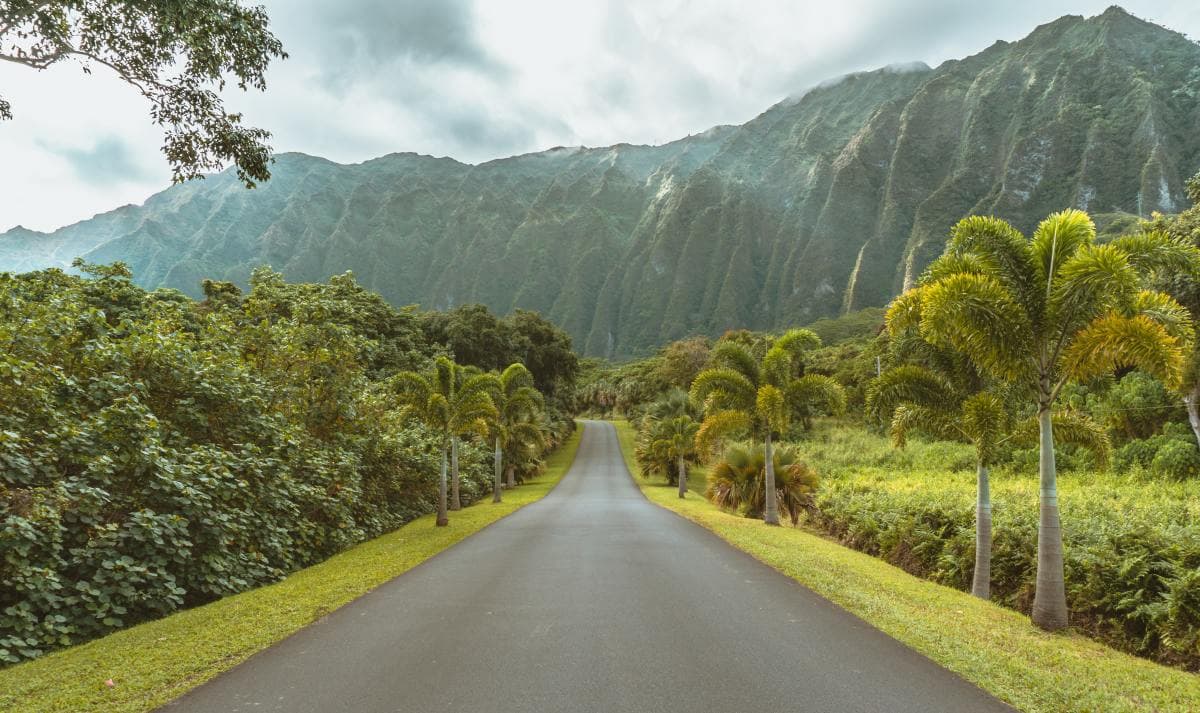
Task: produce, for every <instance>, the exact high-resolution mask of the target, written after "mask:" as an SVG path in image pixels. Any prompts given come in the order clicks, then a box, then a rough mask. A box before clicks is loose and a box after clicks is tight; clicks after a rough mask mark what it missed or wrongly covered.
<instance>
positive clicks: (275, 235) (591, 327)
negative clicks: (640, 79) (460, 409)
mask: <svg viewBox="0 0 1200 713" xmlns="http://www.w3.org/2000/svg"><path fill="white" fill-rule="evenodd" d="M1198 169H1200V45H1197V44H1195V43H1193V42H1191V41H1190V40H1188V39H1186V38H1185V37H1183V36H1182V35H1179V34H1177V33H1174V32H1171V31H1169V30H1166V29H1164V28H1162V27H1159V26H1157V25H1153V24H1150V23H1147V22H1143V21H1141V20H1139V19H1137V18H1134V17H1132V16H1130V15H1128V14H1126V13H1125V12H1124V11H1122V10H1120V9H1119V8H1112V9H1110V10H1109V11H1107V12H1105V13H1104V14H1103V15H1099V16H1097V17H1093V18H1087V19H1084V18H1080V17H1073V16H1068V17H1064V18H1060V19H1059V20H1056V21H1054V22H1052V23H1049V24H1047V25H1043V26H1041V27H1039V28H1037V29H1036V30H1035V31H1034V32H1033V33H1032V34H1030V35H1029V36H1028V37H1026V38H1025V39H1023V40H1021V41H1020V42H1016V43H1012V44H1009V43H1004V42H998V43H996V44H995V45H993V46H991V47H989V48H988V49H986V50H984V51H983V52H980V53H979V54H977V55H974V56H972V57H969V58H967V59H963V60H956V61H950V62H946V63H944V64H942V65H941V66H939V67H937V68H929V67H926V66H924V65H914V66H903V67H889V68H885V69H881V70H878V71H874V72H864V73H859V74H854V75H849V76H846V77H843V78H840V79H838V80H834V81H830V82H826V83H824V84H823V85H821V86H819V87H816V88H814V89H812V90H810V91H808V92H807V93H806V94H804V95H803V96H801V97H798V98H793V99H789V100H787V101H784V102H781V103H779V104H777V105H775V106H774V107H771V108H770V109H769V110H767V111H766V112H764V113H763V114H762V115H760V116H758V117H757V118H755V119H753V120H752V121H750V122H748V123H746V124H744V125H742V126H736V127H724V126H723V127H716V128H714V129H711V130H709V131H707V132H705V133H703V134H699V135H695V136H689V137H687V138H685V139H681V140H679V141H676V142H673V143H670V144H665V145H662V146H632V145H625V144H621V145H617V146H611V147H607V148H558V149H551V150H549V151H544V152H541V153H536V154H527V155H523V156H515V157H512V158H507V159H501V160H497V161H491V162H488V163H484V164H480V165H476V166H472V165H466V164H462V163H459V162H456V161H454V160H451V159H445V158H441V159H438V158H431V157H428V156H418V155H415V154H393V155H389V156H384V157H381V158H378V159H374V160H372V161H367V162H365V163H362V164H357V165H339V164H335V163H332V162H329V161H326V160H323V159H319V158H314V157H311V156H305V155H303V154H284V155H281V156H279V157H278V162H277V163H276V165H275V167H274V177H273V178H272V179H271V181H269V182H268V183H266V184H264V185H263V186H261V187H260V188H258V189H256V190H253V191H246V190H244V189H243V188H241V186H240V184H239V183H238V182H237V181H236V179H235V177H234V176H232V175H229V174H227V173H226V174H220V175H216V176H212V177H209V178H208V179H207V180H205V181H199V182H193V183H189V184H184V185H180V186H174V187H172V188H170V189H168V190H166V191H163V192H162V193H159V194H157V195H155V196H153V197H152V198H150V199H149V200H148V201H147V202H146V203H145V204H144V205H143V206H138V207H134V206H126V207H124V208H120V209H118V210H116V211H113V212H111V213H106V214H103V215H100V216H97V217H96V218H93V219H92V220H89V221H85V222H83V223H78V224H76V225H72V226H68V227H66V228H63V229H61V230H58V231H56V232H54V233H51V234H42V233H35V232H33V231H28V230H25V229H23V228H16V229H14V230H11V231H9V232H8V233H5V234H3V235H0V269H5V270H28V269H35V268H39V267H45V266H54V265H57V266H65V265H67V264H69V263H70V260H71V259H72V258H73V257H75V256H76V255H82V256H84V257H85V258H86V259H87V260H89V261H92V262H107V261H112V260H124V261H125V262H127V263H129V264H130V265H131V266H132V267H133V269H134V272H135V275H136V277H137V279H138V281H139V282H141V283H143V284H146V285H152V286H157V285H166V286H171V287H177V288H179V289H181V290H184V291H186V292H189V293H192V294H195V293H197V292H198V290H199V283H200V280H201V279H203V278H214V279H229V280H234V281H237V282H244V281H245V279H246V278H247V277H248V275H249V273H250V271H251V270H252V269H253V268H254V267H256V266H258V265H262V264H269V265H272V266H273V267H275V268H276V269H278V270H280V271H282V272H283V273H284V274H285V275H286V276H287V277H288V278H289V279H293V280H321V279H325V278H326V277H328V276H329V275H331V274H335V273H339V272H343V271H345V270H353V271H354V273H355V274H356V276H357V277H358V278H359V280H360V281H361V282H362V283H363V284H365V285H367V286H368V287H370V288H371V289H374V290H377V291H379V292H380V293H381V294H383V295H384V296H385V297H386V298H388V299H389V300H391V301H392V302H394V303H397V304H408V303H417V302H419V303H422V304H424V305H426V306H428V307H447V306H452V305H456V304H462V303H467V302H483V303H485V304H487V305H489V306H490V307H492V308H493V309H495V310H497V311H499V312H502V313H503V312H507V311H509V310H510V309H512V308H517V307H520V308H525V309H536V310H539V311H541V312H542V313H544V314H545V315H547V316H548V317H549V318H551V319H553V320H555V321H556V322H558V323H560V324H561V325H563V326H564V327H565V328H566V329H567V330H568V331H569V332H570V333H571V334H572V336H573V337H574V339H575V342H576V346H577V347H578V348H581V349H582V350H583V351H585V352H586V353H588V354H598V355H608V356H614V355H616V356H621V355H630V354H635V353H639V352H643V351H646V350H648V349H650V348H652V347H654V346H657V345H660V344H662V343H664V342H665V341H667V340H670V339H674V338H678V337H682V336H685V335H687V334H690V333H696V332H705V333H719V332H720V331H723V330H725V329H728V328H731V327H749V328H754V329H767V328H776V327H781V326H784V325H789V324H796V323H804V322H809V321H811V320H814V319H816V318H819V317H823V316H829V315H833V314H837V313H839V312H842V311H846V310H851V309H859V308H861V307H865V306H872V305H882V304H885V303H886V302H887V301H888V300H889V299H890V298H891V297H892V296H893V295H895V294H896V293H897V292H899V291H900V290H901V289H903V287H904V286H905V285H906V284H908V283H910V282H911V281H912V280H913V279H914V278H915V277H916V276H917V275H919V274H920V271H921V270H922V269H923V268H924V266H925V265H926V264H928V262H929V261H930V260H932V259H933V257H935V256H936V255H937V254H938V253H939V252H940V251H941V248H942V246H943V244H944V240H945V236H946V234H947V231H948V230H949V228H950V226H951V225H953V224H954V222H956V221H957V220H958V219H959V218H961V217H962V216H964V215H967V214H970V213H989V214H995V215H998V216H1001V217H1004V218H1007V219H1008V220H1010V221H1012V222H1013V223H1014V224H1016V225H1017V226H1018V227H1020V228H1021V229H1024V230H1029V229H1032V228H1033V226H1034V225H1036V223H1037V221H1038V220H1039V219H1041V218H1042V217H1044V216H1045V215H1046V214H1048V213H1050V212H1053V211H1056V210H1061V209H1063V208H1065V207H1069V206H1078V207H1081V208H1084V209H1087V210H1089V211H1091V212H1092V213H1093V214H1095V215H1098V216H1099V217H1100V219H1101V220H1104V219H1110V218H1112V217H1114V216H1124V215H1126V214H1132V215H1141V216H1147V215H1149V214H1150V212H1152V211H1164V212H1174V211H1177V210H1179V209H1181V208H1183V207H1184V206H1185V205H1186V198H1185V193H1184V182H1185V181H1186V179H1187V178H1188V177H1189V176H1190V175H1192V174H1194V173H1195V172H1196V171H1197V170H1198Z"/></svg>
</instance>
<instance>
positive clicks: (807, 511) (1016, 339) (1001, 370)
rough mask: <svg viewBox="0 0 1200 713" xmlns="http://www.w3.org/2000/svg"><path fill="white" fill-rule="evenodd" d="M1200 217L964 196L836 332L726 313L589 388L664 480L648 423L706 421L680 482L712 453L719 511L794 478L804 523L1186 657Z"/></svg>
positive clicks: (1195, 529)
mask: <svg viewBox="0 0 1200 713" xmlns="http://www.w3.org/2000/svg"><path fill="white" fill-rule="evenodd" d="M1192 190H1193V193H1194V194H1195V195H1194V197H1196V198H1198V199H1200V178H1198V179H1197V180H1194V181H1193V182H1192ZM1196 225H1200V215H1198V211H1197V209H1195V208H1193V209H1190V210H1189V211H1187V212H1185V213H1184V214H1182V215H1180V216H1174V217H1156V218H1155V219H1154V220H1152V221H1146V222H1144V223H1141V224H1137V225H1134V226H1132V228H1133V232H1132V233H1129V234H1126V235H1123V236H1116V235H1109V236H1106V237H1105V239H1104V240H1103V241H1101V240H1100V239H1098V238H1097V237H1096V234H1095V229H1094V226H1093V225H1092V223H1091V221H1090V219H1089V218H1088V216H1087V215H1086V214H1084V213H1081V212H1079V211H1066V212H1064V213H1060V214H1056V215H1053V216H1050V217H1049V218H1047V219H1046V221H1044V222H1043V223H1042V225H1041V226H1040V227H1039V228H1038V230H1037V231H1036V232H1035V233H1034V234H1033V235H1031V236H1030V237H1026V236H1023V235H1021V234H1020V233H1018V232H1017V231H1016V230H1014V229H1013V228H1012V227H1011V226H1009V225H1007V224H1006V223H1003V222H1002V221H998V220H993V219H985V218H970V219H967V220H964V221H963V222H962V223H960V224H959V225H958V226H957V227H956V228H955V231H954V233H953V235H952V237H951V240H950V241H949V243H948V245H947V249H946V253H945V255H944V256H943V257H942V258H941V259H939V260H938V261H936V262H935V263H934V264H933V265H932V266H931V267H930V268H929V270H928V271H927V272H926V274H925V275H924V276H923V277H922V278H921V279H920V280H919V281H918V283H917V285H916V286H915V287H914V289H913V290H912V291H910V292H908V293H906V294H905V295H903V296H902V297H900V298H898V299H897V300H896V302H895V303H894V304H893V305H892V307H891V308H890V309H889V310H888V312H887V313H886V314H883V313H880V312H878V311H874V312H865V313H860V314H855V315H853V316H851V317H850V318H848V319H846V320H844V322H841V323H839V322H838V320H824V321H822V322H821V323H820V327H821V329H822V330H823V331H824V332H825V333H826V334H829V335H832V338H833V339H835V340H838V341H836V342H835V343H832V344H823V343H821V341H820V340H819V338H818V336H817V335H816V334H815V332H813V331H812V330H792V331H791V332H787V333H785V334H783V335H779V336H773V335H770V334H752V333H747V332H744V331H742V332H730V333H728V334H726V335H724V336H723V337H721V338H720V339H718V340H715V341H712V340H704V339H702V338H693V339H689V340H685V341H683V342H678V343H675V344H672V345H669V346H667V347H665V348H664V349H662V350H661V351H660V352H659V353H658V354H657V355H655V356H653V357H651V358H649V359H645V360H642V361H639V362H633V363H629V364H623V365H617V366H609V367H603V366H598V365H594V364H585V368H584V374H583V378H582V379H581V386H580V388H579V389H578V390H577V394H578V398H579V400H580V403H579V404H578V405H577V407H578V408H579V409H581V410H585V411H589V412H592V413H595V414H598V415H602V416H625V417H627V418H629V419H630V421H631V422H632V423H634V424H635V425H636V427H637V432H638V435H637V438H636V446H635V448H634V449H633V451H632V455H633V457H634V458H635V461H636V462H637V464H638V467H639V470H640V471H641V472H642V473H644V474H646V475H647V476H648V477H654V478H657V477H661V476H663V475H665V476H666V478H665V480H667V481H668V482H669V483H675V482H677V481H675V480H674V478H675V477H677V476H676V471H678V470H680V467H679V466H675V467H672V466H671V464H670V463H669V462H668V460H669V458H668V457H667V453H666V452H664V451H662V450H661V449H659V450H655V449H653V448H648V447H647V444H649V443H654V442H658V440H657V439H658V437H657V435H656V434H658V433H659V432H660V431H661V430H663V429H664V427H665V424H668V423H669V422H668V421H665V420H664V413H670V414H672V418H678V417H680V415H682V416H684V417H687V418H691V419H694V420H695V421H696V422H697V423H699V426H698V429H697V437H696V440H695V447H694V449H693V454H694V455H693V456H692V461H693V462H694V465H692V467H691V476H692V481H693V485H692V486H690V488H689V489H690V490H692V491H695V490H697V488H696V486H695V483H696V481H697V480H698V475H699V473H703V475H704V477H705V478H706V480H705V483H704V489H703V491H702V492H704V494H705V496H706V497H707V499H708V500H709V501H711V503H713V504H715V505H717V506H719V507H721V508H722V509H723V510H725V511H727V512H730V513H736V514H739V515H743V516H745V517H750V518H761V519H763V520H765V521H766V522H767V523H768V524H774V523H776V522H778V521H779V515H778V512H777V511H778V510H779V506H778V503H779V502H781V501H784V500H787V501H788V502H790V503H792V505H790V506H788V508H786V509H787V510H788V511H789V512H787V513H785V514H786V515H787V516H788V519H789V520H791V521H792V522H793V523H794V524H797V525H799V526H800V527H801V528H805V529H808V530H810V531H812V532H817V533H820V534H822V535H823V536H827V537H832V538H834V539H836V540H837V541H838V542H840V543H842V544H845V545H848V546H850V547H853V548H855V549H858V550H861V551H863V552H865V553H868V554H871V555H875V556H878V557H881V558H883V559H885V560H887V561H888V562H891V563H893V564H895V565H897V566H899V567H901V568H903V569H905V570H906V571H908V572H910V573H912V574H915V575H917V576H920V577H924V578H927V579H930V580H933V581H935V582H938V583H941V584H946V585H949V586H952V587H955V588H957V589H961V590H964V591H971V592H974V593H975V595H976V596H977V597H978V598H982V599H989V598H990V599H992V600H994V601H995V602H997V603H999V604H1001V605H1003V606H1006V607H1009V608H1011V609H1014V610H1016V611H1019V612H1023V613H1026V614H1029V615H1030V616H1031V618H1032V619H1033V621H1034V623H1035V624H1037V625H1038V626H1041V627H1043V628H1045V629H1048V630H1057V629H1061V628H1064V627H1065V626H1071V627H1073V630H1074V631H1076V632H1079V633H1084V634H1086V635H1088V636H1091V637H1094V638H1096V639H1098V640H1100V641H1103V642H1105V643H1107V644H1109V645H1111V646H1113V647H1115V648H1118V649H1120V650H1122V651H1126V652H1130V653H1134V654H1137V655H1140V656H1144V657H1147V658H1151V659H1154V660H1156V661H1159V662H1162V663H1166V664H1169V665H1173V666H1177V667H1181V668H1184V669H1189V670H1197V669H1200V524H1198V523H1200V495H1197V490H1196V488H1195V485H1196V483H1197V482H1200V467H1198V466H1200V447H1198V443H1200V435H1197V434H1196V433H1195V432H1193V430H1192V428H1191V424H1190V421H1191V420H1192V419H1190V418H1189V416H1190V414H1189V409H1190V404H1191V403H1192V401H1193V400H1194V398H1193V395H1194V393H1195V390H1196V388H1197V380H1198V376H1197V371H1198V366H1197V362H1198V360H1197V356H1196V339H1195V333H1194V324H1195V319H1196V317H1197V316H1198V315H1200V302H1198V301H1197V292H1196V288H1195V285H1196V284H1197V283H1198V281H1197V275H1200V253H1198V251H1197V248H1196V246H1197V245H1198V244H1200V230H1197V229H1196ZM799 343H803V344H804V348H799V349H797V348H795V346H794V345H796V344H799ZM785 357H786V358H785ZM806 381H807V382H809V383H812V384H813V386H810V387H808V388H801V387H800V386H798V385H799V384H801V383H805V382H806ZM818 383H819V384H821V385H822V386H821V388H820V389H817V388H816V384H818ZM679 390H689V391H690V399H689V400H688V402H687V403H686V404H680V403H678V402H679V396H678V393H679ZM802 393H805V394H813V395H820V398H811V397H810V398H807V399H801V398H792V397H794V396H798V395H800V394H802ZM776 394H779V395H781V396H783V398H777V397H776ZM789 395H790V396H792V397H789ZM843 405H844V409H843ZM843 412H844V415H841V416H838V417H837V418H835V419H830V418H828V417H827V416H826V414H839V413H843ZM767 447H772V448H774V449H775V450H779V449H781V448H782V449H783V450H784V452H785V453H786V454H787V466H786V467H787V469H788V470H789V471H791V472H794V473H797V474H799V475H798V476H797V477H794V478H780V477H779V473H780V471H781V468H782V464H781V463H780V461H779V460H778V459H776V458H770V459H769V460H768V458H765V457H764V450H765V449H766V448H767ZM772 465H773V466H774V467H773V468H772V467H770V466H772ZM746 470H750V471H751V472H752V475H751V476H746V475H745V474H744V472H745V471H746ZM1060 471H1061V472H1060ZM739 474H740V475H739ZM1035 474H1037V475H1038V478H1037V479H1036V480H1035V479H1034V478H1033V476H1034V475H1035ZM772 481H774V483H773V485H772ZM772 491H773V496H774V500H775V501H776V506H775V507H776V512H772V511H771V509H770V500H771V499H772V498H771V493H772ZM677 499H678V498H677ZM680 507H685V506H683V505H681V506H680ZM1039 592H1040V593H1041V596H1040V598H1039Z"/></svg>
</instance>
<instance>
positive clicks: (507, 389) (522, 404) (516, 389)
mask: <svg viewBox="0 0 1200 713" xmlns="http://www.w3.org/2000/svg"><path fill="white" fill-rule="evenodd" d="M492 401H493V402H494V403H495V405H496V414H497V415H496V418H495V419H494V420H493V422H492V428H493V431H494V435H495V440H496V473H495V480H494V481H493V484H492V502H497V503H498V502H500V472H501V468H502V467H503V461H504V460H505V456H506V455H507V461H508V467H507V471H508V472H507V475H508V487H510V488H515V487H516V485H517V481H516V466H517V462H518V461H520V460H523V459H524V460H528V459H532V458H536V457H537V456H538V455H539V454H541V452H542V449H543V448H545V443H546V442H545V439H544V437H543V435H542V429H541V425H540V424H539V422H538V416H539V415H540V414H541V411H542V408H543V400H542V394H541V392H539V391H538V390H537V389H536V388H535V387H534V385H533V374H531V373H530V372H529V369H527V368H525V365H524V364H520V363H517V364H511V365H509V367H508V368H507V369H505V370H504V371H503V372H501V373H500V376H499V378H498V379H497V380H496V390H495V392H494V393H493V394H492Z"/></svg>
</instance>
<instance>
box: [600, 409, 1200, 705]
mask: <svg viewBox="0 0 1200 713" xmlns="http://www.w3.org/2000/svg"><path fill="white" fill-rule="evenodd" d="M616 426H617V435H618V438H619V440H620V443H621V449H622V452H623V454H624V457H625V462H626V464H627V465H628V466H629V470H630V472H632V473H638V472H639V471H638V468H637V464H636V462H635V461H634V459H633V442H634V439H635V437H636V433H635V431H634V429H633V427H632V426H630V425H629V424H628V423H626V422H623V421H619V422H617V423H616ZM634 480H635V482H637V483H638V486H639V487H640V488H641V490H642V492H643V493H645V495H646V497H647V498H648V499H649V500H650V501H651V502H654V503H656V504H658V505H660V506H662V507H665V508H667V509H669V510H672V511H674V512H676V513H678V514H680V515H682V516H683V517H686V518H687V519H689V520H692V521H693V522H695V523H697V524H699V525H701V526H703V527H705V528H707V529H709V530H711V531H713V532H714V533H716V534H717V535H718V536H720V537H721V538H722V539H724V540H725V541H727V542H729V543H730V544H731V545H733V546H734V547H737V548H739V549H742V550H744V551H746V552H748V553H750V554H751V555H753V556H754V557H756V558H757V559H759V560H761V561H762V562H764V563H765V564H767V565H769V566H771V567H773V568H775V569H777V570H779V571H780V572H782V573H784V574H786V575H787V576H789V577H792V578H793V579H795V580H796V581H798V582H800V583H801V584H803V585H804V586H806V587H808V588H810V589H812V590H813V591H815V592H817V593H818V594H820V595H821V596H823V597H826V598H827V599H829V600H830V601H832V602H834V603H836V604H838V605H839V606H841V607H843V608H844V609H846V610H847V611H849V612H851V613H853V614H855V615H856V616H858V617H860V618H862V619H863V620H864V621H866V622H868V623H869V624H871V625H872V626H874V627H876V628H878V629H879V630H880V631H883V632H884V633H886V634H888V635H889V636H892V637H894V638H896V639H898V640H899V641H901V642H903V643H904V644H906V645H908V646H910V647H912V648H913V649H915V650H916V651H918V652H920V653H922V654H924V655H925V656H928V657H929V658H930V659H932V660H934V661H936V662H937V663H939V664H941V665H942V666H944V667H946V668H947V669H949V670H951V671H954V672H955V673H957V674H959V675H960V676H962V677H963V678H965V679H967V680H968V681H971V682H972V683H974V684H976V685H977V686H979V687H980V688H982V689H984V690H986V691H988V692H990V693H991V694H993V695H995V696H996V697H997V698H1000V699H1001V700H1003V701H1006V702H1008V703H1010V704H1011V705H1013V706H1015V707H1016V708H1018V709H1020V710H1024V711H1045V712H1046V713H1051V712H1054V713H1059V712H1061V711H1079V712H1083V711H1180V712H1181V713H1182V712H1184V711H1196V710H1200V676H1197V675H1194V674H1190V673H1187V672H1184V671H1179V670H1177V669H1172V668H1168V667H1166V666H1161V665H1159V664H1155V663H1153V662H1150V661H1146V660H1144V659H1139V658H1136V657H1134V656H1130V655H1127V654H1123V653H1121V652H1119V651H1116V650H1114V649H1111V648H1109V647H1107V646H1104V645H1103V644H1100V643H1097V642H1095V641H1093V640H1091V639H1088V638H1086V637H1084V636H1081V635H1078V634H1073V633H1069V634H1047V633H1045V632H1042V631H1040V630H1039V629H1037V628H1035V627H1033V626H1032V625H1031V624H1030V623H1029V620H1028V619H1027V618H1026V617H1024V616H1023V615H1021V614H1019V613H1017V612H1015V611H1012V610H1009V609H1005V608H1003V607H1000V606H997V605H995V604H991V603H989V602H984V601H981V600H979V599H976V598H975V597H972V596H970V595H969V594H966V593H964V592H960V591H957V590H955V589H951V588H949V587H944V586H941V585H938V584H934V583H931V582H928V581H925V580H922V579H919V578H917V577H914V576H912V575H910V574H908V573H906V572H904V571H903V570H901V569H898V568H896V567H893V566H891V565H889V564H887V563H886V562H883V561H881V560H879V559H876V558H874V557H871V556H869V555H865V554H862V553H860V552H856V551H854V550H851V549H849V548H846V547H843V546H841V545H839V544H837V543H835V542H832V541H830V540H827V539H825V538H822V537H820V536H818V535H815V534H813V533H810V532H807V531H805V530H802V529H795V528H791V527H767V526H765V525H763V524H762V522H760V521H758V520H750V519H746V518H743V517H739V516H737V515H733V514H730V513H727V512H723V511H721V510H720V509H718V508H716V507H715V506H713V505H712V504H711V503H709V502H708V501H707V500H705V499H704V498H703V497H702V496H700V495H699V494H697V493H690V494H689V495H688V497H687V498H686V499H685V500H680V499H679V498H678V497H677V495H676V493H675V490H674V488H671V487H669V486H667V485H665V484H662V483H661V482H656V481H647V480H646V479H644V478H641V477H637V478H634ZM690 482H691V481H690V479H689V483H690Z"/></svg>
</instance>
